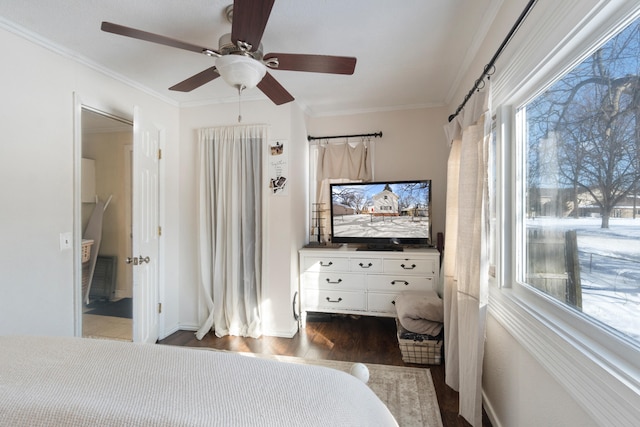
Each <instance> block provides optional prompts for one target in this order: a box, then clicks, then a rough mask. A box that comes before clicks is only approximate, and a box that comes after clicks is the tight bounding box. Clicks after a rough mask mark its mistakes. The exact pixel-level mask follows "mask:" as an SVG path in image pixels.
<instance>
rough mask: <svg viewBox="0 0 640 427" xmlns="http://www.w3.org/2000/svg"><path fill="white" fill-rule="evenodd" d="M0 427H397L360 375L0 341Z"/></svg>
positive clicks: (228, 357) (169, 350) (55, 342)
mask: <svg viewBox="0 0 640 427" xmlns="http://www.w3.org/2000/svg"><path fill="white" fill-rule="evenodd" d="M0 425H1V426H125V425H126V426H387V425H389V426H397V423H396V422H395V420H394V418H393V416H392V415H391V413H390V412H389V410H388V409H387V408H386V406H385V405H384V404H383V403H382V402H381V401H380V399H379V398H378V397H377V396H376V395H375V394H374V393H373V392H372V391H371V390H370V389H369V388H368V387H367V386H366V384H364V383H362V382H361V381H359V380H358V379H356V378H355V377H352V376H351V375H349V374H346V373H344V372H340V371H336V370H333V369H329V368H324V367H319V366H310V365H299V364H293V363H283V362H277V361H273V360H266V359H259V358H251V357H245V356H241V355H237V354H233V353H225V352H216V351H206V350H199V349H190V348H184V347H172V346H165V345H152V344H134V343H126V342H117V341H106V340H94V339H83V338H55V337H0Z"/></svg>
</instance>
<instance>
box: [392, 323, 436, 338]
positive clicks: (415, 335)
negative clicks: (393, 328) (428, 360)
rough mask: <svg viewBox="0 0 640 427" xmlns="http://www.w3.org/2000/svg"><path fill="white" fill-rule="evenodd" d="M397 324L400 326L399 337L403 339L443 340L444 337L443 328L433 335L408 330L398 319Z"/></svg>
mask: <svg viewBox="0 0 640 427" xmlns="http://www.w3.org/2000/svg"><path fill="white" fill-rule="evenodd" d="M396 325H397V327H398V337H399V338H401V339H403V340H412V341H418V342H422V341H442V340H443V339H444V329H441V330H440V333H439V334H438V335H436V336H433V335H425V334H418V333H415V332H411V331H407V330H406V329H405V328H403V327H402V325H401V324H400V321H399V320H398V319H396Z"/></svg>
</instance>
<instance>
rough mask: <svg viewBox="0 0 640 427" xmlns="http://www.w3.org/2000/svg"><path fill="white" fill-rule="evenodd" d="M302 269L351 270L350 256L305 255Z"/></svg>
mask: <svg viewBox="0 0 640 427" xmlns="http://www.w3.org/2000/svg"><path fill="white" fill-rule="evenodd" d="M303 260H304V261H303V264H304V265H303V266H302V271H314V272H317V271H349V258H335V257H330V256H327V257H305V258H303Z"/></svg>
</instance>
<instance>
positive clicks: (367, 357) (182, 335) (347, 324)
mask: <svg viewBox="0 0 640 427" xmlns="http://www.w3.org/2000/svg"><path fill="white" fill-rule="evenodd" d="M159 343H160V344H170V345H180V346H189V347H210V348H216V349H220V350H231V351H242V352H251V353H261V354H276V355H283V356H296V357H304V358H308V359H328V360H343V361H347V362H363V363H378V364H383V365H395V366H414V367H425V365H412V364H408V363H404V362H403V361H402V354H401V352H400V348H399V347H398V341H397V339H396V326H395V320H394V319H391V318H382V317H368V316H362V317H351V316H340V315H333V316H332V315H326V314H318V315H316V314H314V315H310V316H309V318H308V320H307V327H306V329H303V330H301V331H300V332H299V333H298V334H296V336H295V337H293V338H277V337H262V338H260V339H253V338H241V337H229V336H228V337H224V338H218V337H216V336H215V335H214V334H213V333H209V334H207V335H206V336H205V337H204V338H203V339H202V340H201V341H198V340H197V339H196V338H195V334H194V333H193V332H191V331H179V332H176V333H174V334H172V335H170V336H169V337H167V338H165V339H163V340H161V341H160V342H159ZM428 368H429V369H430V370H431V376H432V377H433V383H434V386H435V389H436V394H437V396H438V404H439V406H440V413H441V415H442V423H443V425H444V427H462V426H469V423H467V422H466V421H465V420H464V419H463V418H462V417H459V416H458V393H457V392H455V391H453V390H452V389H451V388H449V387H448V386H447V385H446V384H445V382H444V365H430V366H428ZM482 426H483V427H491V423H490V421H489V419H488V418H487V417H486V414H485V415H484V417H483V422H482Z"/></svg>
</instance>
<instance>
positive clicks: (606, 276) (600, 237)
mask: <svg viewBox="0 0 640 427" xmlns="http://www.w3.org/2000/svg"><path fill="white" fill-rule="evenodd" d="M600 225H601V220H600V218H580V219H570V218H562V219H561V218H536V219H532V220H528V221H527V227H528V228H529V227H534V228H544V229H555V230H563V231H566V230H576V234H577V239H578V256H579V259H580V279H581V282H582V311H583V312H584V313H585V314H587V315H589V316H591V317H593V318H594V319H597V320H599V321H600V322H602V323H605V324H607V325H609V326H611V327H613V328H614V329H616V330H618V331H620V332H622V333H624V334H626V335H628V336H630V337H632V338H634V339H636V340H638V341H640V219H635V220H634V219H626V218H611V219H610V220H609V228H608V229H602V228H600Z"/></svg>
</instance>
